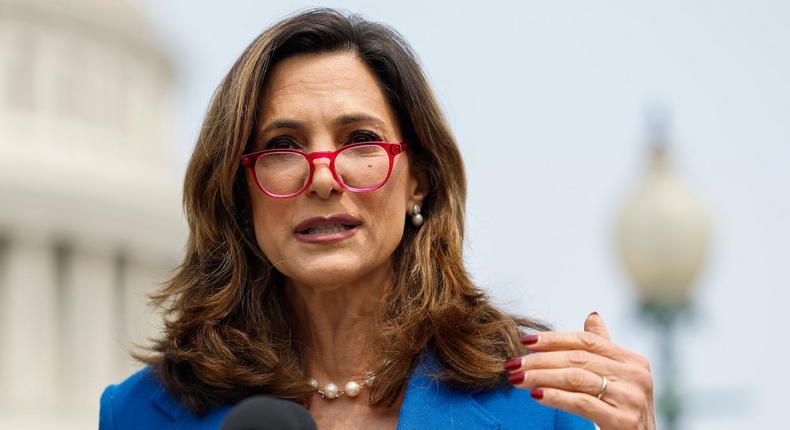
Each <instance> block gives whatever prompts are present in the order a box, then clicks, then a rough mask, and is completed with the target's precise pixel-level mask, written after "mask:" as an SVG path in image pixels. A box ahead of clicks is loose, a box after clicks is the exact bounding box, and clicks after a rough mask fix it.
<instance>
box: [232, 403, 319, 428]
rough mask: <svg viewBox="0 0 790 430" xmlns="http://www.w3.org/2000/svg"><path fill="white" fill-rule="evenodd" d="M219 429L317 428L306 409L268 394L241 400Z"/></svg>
mask: <svg viewBox="0 0 790 430" xmlns="http://www.w3.org/2000/svg"><path fill="white" fill-rule="evenodd" d="M220 430H317V427H316V425H315V421H313V417H311V416H310V413H309V412H307V409H305V408H303V407H301V406H299V405H297V404H296V403H294V402H289V401H287V400H281V399H278V398H275V397H269V396H253V397H249V398H247V399H244V400H242V401H241V402H240V403H239V404H238V405H236V406H235V407H234V408H233V409H231V411H230V412H229V413H228V416H227V417H225V420H224V421H222V427H221V428H220Z"/></svg>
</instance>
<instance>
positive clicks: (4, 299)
mask: <svg viewBox="0 0 790 430" xmlns="http://www.w3.org/2000/svg"><path fill="white" fill-rule="evenodd" d="M58 297H59V296H58V291H57V268H56V258H55V250H54V247H53V246H52V244H51V243H49V242H48V241H45V240H43V239H37V238H33V237H23V238H12V239H11V240H8V241H6V242H3V246H2V249H0V333H2V334H1V336H2V338H0V339H1V340H0V342H2V345H0V393H2V399H3V402H4V403H5V404H6V405H19V406H20V407H24V406H28V405H37V406H41V405H42V403H43V405H53V404H55V403H56V402H57V397H58V388H59V387H58V376H57V375H58V370H59V368H58V363H59V356H58V353H59V348H58V345H59V339H58V321H57V316H58V304H57V302H58Z"/></svg>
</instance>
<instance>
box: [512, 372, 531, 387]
mask: <svg viewBox="0 0 790 430" xmlns="http://www.w3.org/2000/svg"><path fill="white" fill-rule="evenodd" d="M526 376H527V375H526V374H524V372H518V373H514V374H512V375H510V376H508V378H507V382H508V383H509V384H510V385H516V384H520V383H522V382H524V378H525V377H526Z"/></svg>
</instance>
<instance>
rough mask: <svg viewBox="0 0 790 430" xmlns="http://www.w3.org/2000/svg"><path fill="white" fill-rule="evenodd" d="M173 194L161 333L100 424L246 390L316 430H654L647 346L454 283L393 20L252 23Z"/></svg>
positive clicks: (450, 238)
mask: <svg viewBox="0 0 790 430" xmlns="http://www.w3.org/2000/svg"><path fill="white" fill-rule="evenodd" d="M184 191H185V197H184V200H185V208H186V214H187V218H188V222H189V226H190V238H189V243H188V247H187V256H186V259H185V262H184V263H183V265H182V266H181V267H180V269H179V271H178V272H177V274H176V275H175V277H174V278H173V279H172V280H171V282H170V283H169V284H168V285H167V286H166V288H165V289H164V290H163V291H162V293H161V294H160V295H158V297H157V298H156V300H157V301H158V303H159V304H160V305H164V306H166V307H167V310H168V312H169V314H168V316H169V318H168V319H167V321H166V324H165V329H164V334H163V337H162V338H161V339H160V340H158V342H157V343H156V345H155V347H154V353H153V355H151V356H147V357H142V359H143V360H144V361H145V362H147V363H148V364H149V366H148V367H146V368H145V369H144V370H142V371H140V372H138V373H137V374H135V375H133V376H132V377H130V378H129V379H128V380H126V381H125V382H123V383H121V384H119V385H117V386H110V387H108V389H107V390H106V391H105V393H104V394H103V396H102V400H101V406H102V410H101V422H100V427H101V428H107V429H115V428H117V429H124V428H163V429H164V428H193V429H209V428H218V426H219V423H220V422H221V421H222V419H223V417H224V416H225V415H226V414H227V412H228V410H229V409H230V407H231V406H232V405H233V404H235V403H238V402H239V401H240V400H242V399H244V398H247V397H249V396H252V395H255V394H269V395H273V396H276V397H279V398H282V399H287V400H291V401H294V402H296V403H299V404H301V405H304V406H305V407H306V408H308V410H309V412H310V414H311V415H312V416H313V418H314V419H315V420H316V421H317V423H318V425H319V428H323V429H332V428H396V427H398V428H401V429H409V428H448V427H456V428H519V429H522V428H540V429H549V428H558V429H576V428H591V427H592V426H591V424H590V423H589V421H587V420H585V419H583V418H581V417H584V418H586V419H588V420H591V421H594V422H596V423H597V424H598V425H599V426H600V427H601V428H603V429H636V428H640V429H650V428H654V427H655V425H654V418H653V417H654V413H653V409H652V408H653V406H652V379H651V375H650V370H649V365H648V363H647V361H646V360H645V359H644V358H641V357H640V356H638V355H636V354H634V353H631V352H629V351H627V350H625V349H623V348H621V347H619V346H616V345H615V344H613V343H612V342H611V341H610V340H609V338H608V335H607V333H606V329H605V328H604V325H603V322H602V320H601V319H600V317H599V316H598V315H597V314H594V313H593V314H591V315H590V316H588V318H587V320H586V321H585V332H580V333H555V332H548V331H546V327H545V326H543V325H542V324H540V323H538V322H536V321H532V320H529V319H524V318H519V317H515V316H511V315H507V314H505V313H504V312H502V311H500V310H498V309H496V308H495V307H494V306H492V305H491V304H490V303H489V300H488V298H487V297H486V295H485V294H484V293H483V292H482V291H481V290H479V289H478V288H476V287H475V286H474V285H473V284H472V282H471V280H470V279H469V277H468V275H467V273H466V270H465V268H464V266H463V260H462V255H461V252H462V238H463V228H464V200H465V193H466V190H465V177H464V173H463V166H462V162H461V156H460V154H459V152H458V148H457V146H456V144H455V141H454V139H453V137H452V135H451V133H450V130H449V129H448V127H447V124H446V122H445V120H444V118H443V116H442V114H441V113H440V111H439V108H438V104H437V102H436V100H435V99H434V97H433V95H432V93H431V90H430V88H429V87H428V85H427V83H426V80H425V78H424V76H423V74H422V72H421V70H420V68H419V66H418V65H417V63H416V61H415V59H414V55H413V53H412V52H411V51H410V49H409V47H408V45H407V44H406V42H405V41H404V40H403V39H401V38H400V37H399V36H398V35H397V34H396V33H395V32H394V31H392V30H390V29H388V28H386V27H384V26H382V25H380V24H376V23H371V22H368V21H365V20H363V19H361V18H359V17H355V16H346V15H344V14H342V13H339V12H336V11H333V10H326V9H319V10H311V11H307V12H304V13H301V14H299V15H296V16H293V17H291V18H288V19H286V20H284V21H282V22H280V23H278V24H276V25H274V26H273V27H271V28H270V29H269V30H267V31H265V32H264V33H263V34H261V36H259V37H258V38H257V39H256V40H255V41H253V42H252V44H251V45H250V46H249V47H248V48H247V49H246V51H245V52H244V53H243V54H242V55H241V57H240V58H239V59H238V61H237V62H236V64H235V65H234V66H233V68H232V69H231V70H230V72H229V73H228V75H227V76H226V78H225V79H224V80H223V82H222V84H221V85H220V87H219V89H218V90H217V92H216V93H215V94H214V97H213V99H212V102H211V106H210V108H209V111H208V113H207V115H206V119H205V122H204V124H203V129H202V131H201V134H200V137H199V138H198V142H197V145H196V147H195V151H194V153H193V155H192V158H191V160H190V163H189V167H188V171H187V177H186V182H185V186H184ZM526 331H530V332H531V333H533V334H527V335H526V336H524V337H523V338H522V336H523V335H524V334H525V333H526ZM522 343H523V344H524V345H526V348H527V349H528V350H530V351H533V352H537V353H533V354H529V355H525V354H524V353H525V351H526V350H525V349H524V346H522ZM503 363H504V364H503Z"/></svg>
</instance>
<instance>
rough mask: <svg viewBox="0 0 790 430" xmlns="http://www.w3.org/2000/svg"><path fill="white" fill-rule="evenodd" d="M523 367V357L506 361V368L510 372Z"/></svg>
mask: <svg viewBox="0 0 790 430" xmlns="http://www.w3.org/2000/svg"><path fill="white" fill-rule="evenodd" d="M519 367H521V357H518V358H511V359H510V360H508V361H506V362H505V370H507V371H508V372H512V371H514V370H516V369H518V368H519Z"/></svg>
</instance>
